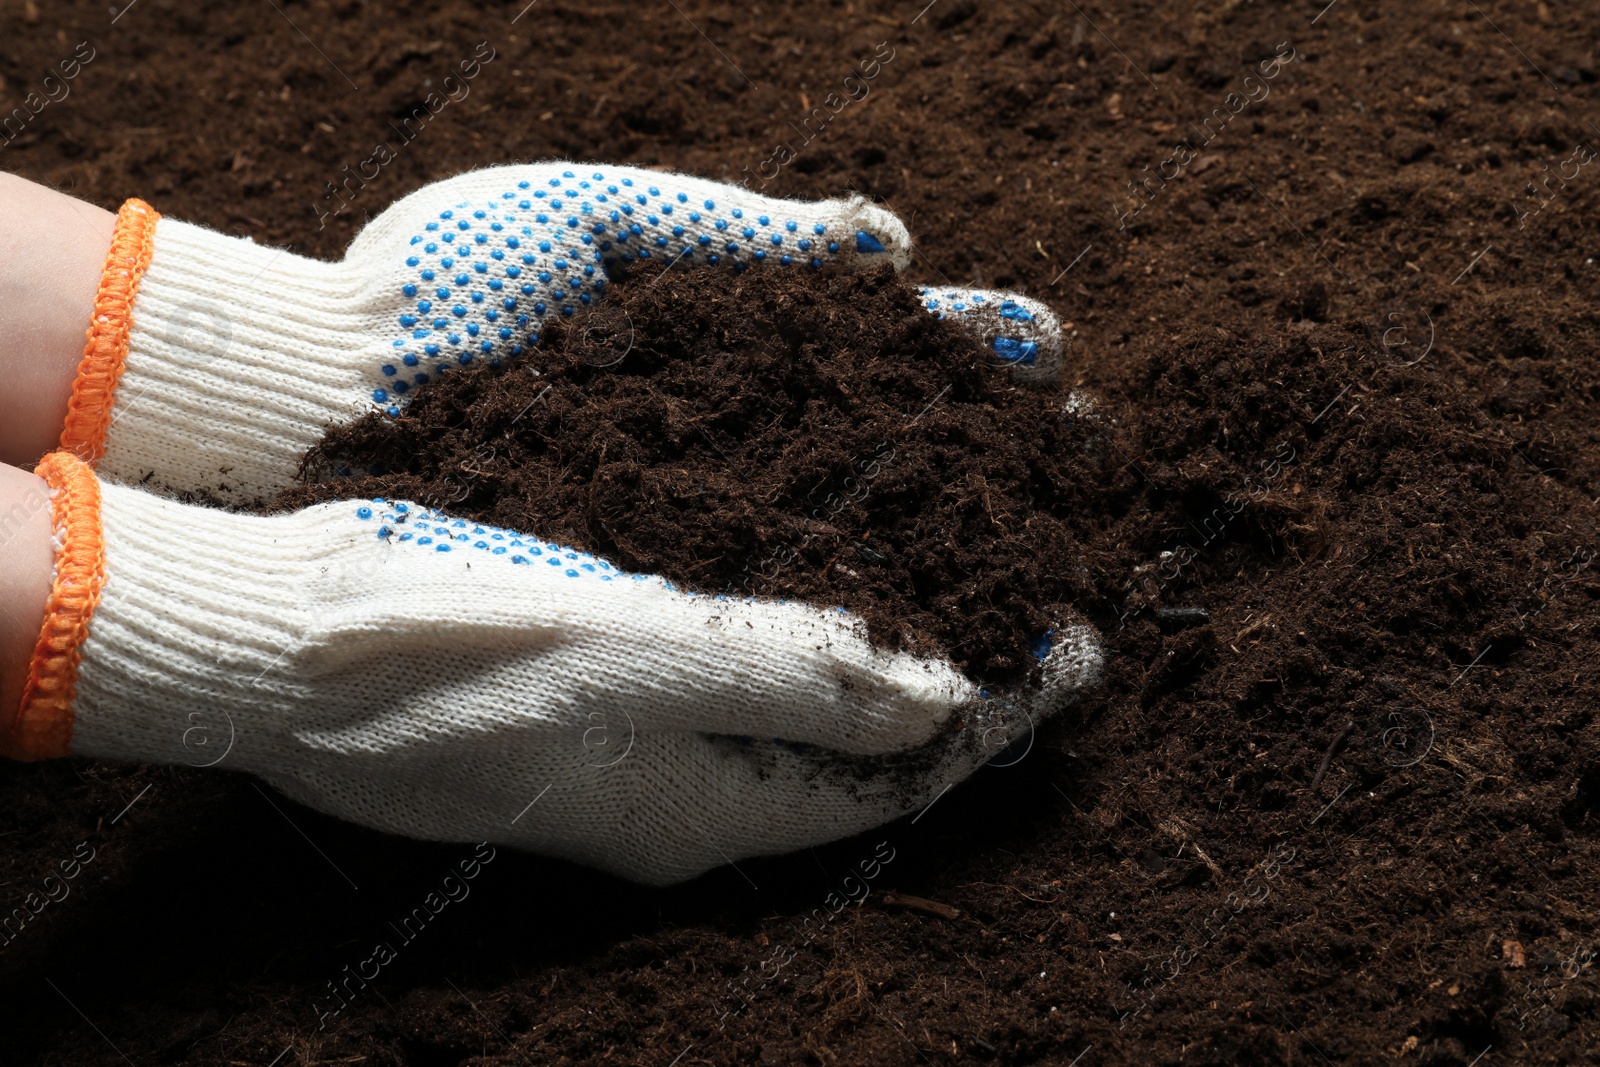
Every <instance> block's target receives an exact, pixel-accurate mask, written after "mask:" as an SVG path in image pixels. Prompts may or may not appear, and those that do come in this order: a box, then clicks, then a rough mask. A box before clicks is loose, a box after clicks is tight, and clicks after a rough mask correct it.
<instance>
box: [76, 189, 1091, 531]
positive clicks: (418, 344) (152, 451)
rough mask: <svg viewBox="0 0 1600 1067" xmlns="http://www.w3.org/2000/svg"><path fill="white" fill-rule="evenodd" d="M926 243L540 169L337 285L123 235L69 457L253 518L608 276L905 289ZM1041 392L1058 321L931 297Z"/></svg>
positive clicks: (272, 260)
mask: <svg viewBox="0 0 1600 1067" xmlns="http://www.w3.org/2000/svg"><path fill="white" fill-rule="evenodd" d="M910 248H911V243H910V237H909V235H908V234H907V232H906V228H905V226H903V225H902V224H901V222H900V220H899V219H897V218H896V217H895V216H894V215H893V214H891V213H890V212H888V211H886V210H884V209H883V208H880V207H876V206H874V205H873V204H870V203H868V202H867V201H865V200H864V199H862V198H859V197H858V198H855V199H851V200H845V201H838V200H829V201H822V202H819V203H800V202H796V201H788V200H774V199H770V198H767V197H761V196H757V195H755V194H753V193H750V192H749V191H747V190H745V189H742V188H740V187H737V186H731V185H724V184H721V183H719V182H711V181H706V180H704V179H700V178H688V177H683V176H680V175H674V174H664V173H658V172H655V171H649V170H640V169H637V168H629V167H596V166H595V165H592V164H588V165H585V164H577V163H541V164H534V165H528V166H514V167H493V168H489V169H485V170H478V171H473V172H471V173H468V174H463V175H460V176H459V177H456V178H452V179H449V180H447V181H443V182H438V183H436V184H434V185H430V186H427V187H426V188H423V189H420V190H418V191H417V192H415V193H412V194H411V195H410V196H407V197H406V198H405V199H403V200H400V201H399V202H397V203H395V204H394V205H392V206H391V207H390V208H389V209H388V210H386V211H385V212H383V214H381V215H380V216H379V217H378V218H376V219H374V220H373V221H372V223H371V224H369V225H368V226H367V227H366V228H365V229H364V230H363V231H362V232H361V234H360V235H359V236H358V237H357V238H356V239H355V241H354V242H353V243H352V244H351V246H350V249H349V251H348V253H347V254H346V256H345V258H344V260H343V261H341V262H338V263H325V262H322V261H319V260H312V259H306V258H303V257H301V256H296V255H293V254H291V253H289V252H286V251H283V250H280V249H272V248H263V247H261V246H259V245H256V244H254V243H253V242H251V241H248V240H240V239H237V238H232V237H225V236H223V235H221V234H218V233H215V232H212V231H210V230H206V229H202V228H201V227H198V226H192V225H189V224H187V223H182V222H176V221H173V220H170V219H163V218H159V216H157V214H156V213H155V212H154V211H153V210H152V209H151V208H150V207H149V206H148V205H146V204H144V203H143V202H141V201H137V200H130V201H129V202H128V203H127V204H125V205H124V206H123V209H122V211H121V212H120V213H119V215H118V221H117V230H116V237H115V239H114V240H113V243H112V248H111V252H110V254H109V255H108V257H107V262H106V269H105V273H104V277H103V282H102V285H101V293H100V299H99V301H98V304H97V310H96V315H95V320H94V324H93V326H92V327H91V330H90V337H89V344H88V346H87V349H86V351H85V355H84V360H83V363H82V366H81V368H80V371H79V375H78V381H77V384H76V386H75V388H74V394H73V401H72V405H71V408H70V412H69V416H68V420H67V426H66V430H65V432H64V433H63V435H62V442H61V447H62V448H63V449H65V450H67V451H70V452H73V453H75V454H77V455H79V456H80V457H82V458H85V459H87V460H89V461H90V462H93V463H96V464H97V466H98V469H99V471H100V472H101V473H102V474H104V475H106V476H107V477H108V478H110V479H111V480H113V481H121V482H125V483H134V482H138V483H141V484H148V485H150V486H151V487H152V488H161V489H166V490H169V491H179V492H183V491H189V492H203V493H206V494H207V495H209V496H211V497H214V498H217V499H221V500H225V501H232V502H245V501H250V500H254V499H257V498H260V497H263V496H267V495H269V494H271V493H272V492H273V491H275V490H277V489H281V488H283V487H284V486H286V485H288V484H289V483H290V482H291V480H292V479H293V476H294V474H295V471H296V469H297V467H298V465H299V462H300V459H301V457H302V456H303V455H304V454H305V452H306V450H307V449H309V448H310V447H311V446H312V445H314V444H316V443H317V442H318V441H319V440H321V438H322V436H323V433H324V432H325V430H326V429H327V427H328V426H329V425H330V424H335V423H341V422H345V421H348V420H349V419H352V418H354V417H355V416H357V415H359V414H361V413H363V412H365V411H371V410H373V409H374V408H376V409H378V410H382V411H388V412H390V413H393V414H398V413H399V411H400V409H401V407H402V406H403V405H404V404H405V402H406V401H407V399H408V398H409V394H410V393H411V391H412V390H414V389H416V388H417V387H418V386H421V385H425V384H426V383H427V382H428V381H429V380H430V379H432V378H435V377H438V376H439V375H441V374H448V373H449V372H450V370H451V369H452V368H456V367H460V366H463V365H466V364H470V363H472V362H473V361H476V360H489V361H491V362H492V361H495V360H498V359H500V358H502V357H506V356H514V355H519V354H521V353H523V351H524V350H525V348H526V347H527V346H529V345H532V344H535V343H536V342H537V336H538V332H539V330H540V328H541V325H542V323H543V322H544V321H545V320H546V319H547V318H549V317H550V316H554V315H565V314H571V313H572V312H573V311H574V310H575V309H576V308H577V307H579V306H581V305H583V304H587V303H589V302H591V301H592V300H594V299H595V298H597V297H598V296H600V294H601V293H602V292H603V290H604V288H605V285H606V281H607V274H606V271H607V268H608V266H613V267H614V266H620V265H622V264H624V263H625V262H627V261H630V260H634V261H637V260H647V261H648V262H646V263H640V264H639V266H640V268H641V269H645V270H652V271H654V270H659V269H664V268H666V267H668V266H671V265H673V264H675V263H678V262H682V263H684V264H686V265H687V264H688V263H700V264H706V265H718V264H720V265H721V266H722V268H723V269H727V268H728V267H729V266H730V265H731V266H733V267H734V268H736V269H742V268H743V267H745V266H747V265H754V264H757V263H765V264H767V265H769V266H771V267H776V268H780V269H781V268H783V267H785V266H788V267H789V268H790V269H801V268H802V267H804V266H808V265H809V266H820V265H821V264H823V263H824V262H827V261H830V260H836V259H837V260H842V261H843V262H845V263H848V264H852V265H856V266H870V265H874V264H878V263H882V262H891V263H893V264H894V265H895V266H896V267H904V266H905V265H906V263H907V261H908V260H909V258H910ZM924 296H925V298H926V301H927V305H928V307H929V309H930V310H932V311H936V312H938V313H939V314H941V315H945V314H953V315H957V316H964V317H966V318H968V319H969V320H970V322H971V324H972V326H973V328H974V329H976V330H977V331H978V332H979V333H980V334H982V336H983V337H984V338H985V339H986V340H987V341H988V342H989V343H990V344H991V345H992V346H993V348H994V350H995V352H996V353H997V358H998V359H1000V360H1003V361H1005V362H1007V363H1010V364H1011V365H1012V366H1013V367H1014V368H1015V374H1016V375H1017V377H1018V378H1020V379H1022V380H1025V381H1051V380H1054V378H1055V376H1056V374H1057V373H1058V371H1059V367H1060V352H1061V341H1060V332H1059V328H1058V326H1057V324H1056V320H1055V317H1054V316H1053V315H1052V314H1051V313H1050V311H1049V310H1048V309H1047V308H1045V307H1044V306H1043V305H1042V304H1039V303H1037V302H1034V301H1030V300H1027V299H1025V298H1022V297H1017V296H1013V295H1011V294H1006V293H995V292H987V291H981V290H939V291H924Z"/></svg>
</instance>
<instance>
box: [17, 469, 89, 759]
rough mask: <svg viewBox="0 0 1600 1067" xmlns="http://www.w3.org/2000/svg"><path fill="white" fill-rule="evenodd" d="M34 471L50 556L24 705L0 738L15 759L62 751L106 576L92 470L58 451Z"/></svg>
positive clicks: (69, 736)
mask: <svg viewBox="0 0 1600 1067" xmlns="http://www.w3.org/2000/svg"><path fill="white" fill-rule="evenodd" d="M34 473H35V474H37V475H39V476H40V477H41V478H43V479H44V480H45V482H46V483H47V484H48V485H49V486H50V507H51V520H52V523H53V526H54V530H55V548H56V558H55V574H54V577H53V578H52V581H51V586H50V597H49V599H48V600H47V601H46V603H45V616H44V625H43V626H42V627H41V628H40V630H39V640H38V642H37V643H36V644H35V646H34V651H33V659H32V660H31V661H30V663H29V665H28V680H27V683H26V686H25V688H24V689H23V694H22V707H21V710H20V711H19V712H18V713H17V719H16V722H15V724H14V725H13V727H12V729H11V731H10V733H9V734H8V735H5V736H0V755H5V756H9V757H10V758H12V759H17V760H42V759H54V758H57V757H60V756H65V755H66V754H67V751H68V747H69V745H70V743H71V740H72V722H73V713H72V702H73V696H74V693H75V691H76V687H77V678H78V663H79V661H80V660H81V659H82V656H83V643H84V640H85V639H86V638H87V637H88V636H89V621H90V619H91V618H92V617H93V616H94V611H95V607H96V606H97V605H98V604H99V602H100V591H101V589H102V588H103V587H104V585H105V580H106V552H105V536H104V533H103V531H102V528H101V523H100V483H99V481H98V480H97V479H96V478H95V476H94V473H93V472H92V471H91V470H90V469H89V467H88V465H87V464H86V463H84V462H83V461H82V460H80V459H78V458H77V457H75V456H72V455H69V454H67V453H64V452H52V453H51V454H50V455H48V456H46V457H45V458H44V459H43V460H41V461H40V463H39V466H38V467H37V468H36V469H35V471H34Z"/></svg>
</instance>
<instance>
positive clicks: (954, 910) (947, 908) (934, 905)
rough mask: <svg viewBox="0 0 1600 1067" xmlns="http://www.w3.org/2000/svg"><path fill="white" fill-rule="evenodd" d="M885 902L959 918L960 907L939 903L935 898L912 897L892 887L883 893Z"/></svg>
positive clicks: (946, 917) (941, 915)
mask: <svg viewBox="0 0 1600 1067" xmlns="http://www.w3.org/2000/svg"><path fill="white" fill-rule="evenodd" d="M883 902H884V903H885V904H898V905H899V906H900V907H902V908H910V909H911V910H912V911H920V912H925V913H927V914H928V915H937V916H938V917H939V918H941V919H959V918H961V909H960V908H958V907H955V906H954V905H951V904H941V903H939V902H938V901H937V900H929V899H927V898H926V897H914V896H912V895H911V894H910V893H898V892H896V891H895V890H893V889H890V890H888V891H887V892H885V893H884V894H883Z"/></svg>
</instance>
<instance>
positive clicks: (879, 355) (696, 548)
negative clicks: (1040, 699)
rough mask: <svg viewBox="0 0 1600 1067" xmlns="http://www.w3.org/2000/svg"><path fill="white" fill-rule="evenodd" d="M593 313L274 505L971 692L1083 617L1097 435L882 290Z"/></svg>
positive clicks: (696, 291) (657, 303)
mask: <svg viewBox="0 0 1600 1067" xmlns="http://www.w3.org/2000/svg"><path fill="white" fill-rule="evenodd" d="M607 293H608V297H607V299H606V300H605V301H604V302H603V303H599V304H596V305H594V306H592V307H591V308H588V309H585V310H583V311H581V312H580V313H579V315H578V316H577V317H576V318H574V319H572V320H570V321H562V322H559V323H557V324H556V325H555V327H554V328H552V329H549V330H547V331H546V332H545V334H544V337H543V340H542V341H541V343H540V346H539V348H538V349H536V350H535V352H534V354H533V355H532V356H530V357H525V358H523V359H520V360H518V361H516V362H515V363H511V364H508V365H505V366H502V367H497V368H490V367H487V366H484V367H480V368H474V369H472V370H470V371H468V372H467V373H461V374H455V375H451V376H450V377H449V378H446V379H444V380H442V381H441V382H438V383H435V384H434V385H433V386H430V388H429V389H427V390H424V391H423V392H422V393H421V394H419V396H418V398H417V401H416V402H415V403H414V404H413V405H412V406H411V407H410V408H409V409H408V410H407V412H406V415H405V417H404V418H402V419H399V420H391V419H389V418H387V417H385V416H383V415H381V414H373V415H372V416H370V417H367V418H363V419H361V420H360V421H358V422H355V423H352V424H350V425H348V426H343V427H339V428H337V429H335V430H334V431H332V432H331V433H330V434H329V435H328V437H327V439H326V440H324V441H323V443H322V445H321V446H320V447H319V448H318V449H317V450H316V451H315V452H314V453H313V456H312V457H311V459H312V462H311V463H310V464H309V468H310V469H311V470H312V471H315V472H316V474H315V476H314V478H315V480H314V481H313V483H312V484H309V485H307V486H304V487H300V488H297V489H294V490H291V491H289V492H287V493H285V494H284V495H283V496H281V497H280V498H279V500H278V501H277V502H276V504H275V505H274V506H275V507H277V508H284V509H287V508H295V507H301V506H304V505H306V504H310V503H316V502H319V501H323V500H340V499H349V498H350V497H352V496H364V497H384V498H387V499H390V500H411V501H419V502H422V503H425V504H428V505H430V506H432V507H435V508H440V509H444V510H448V511H449V512H450V513H451V514H455V515H459V516H462V517H465V518H470V519H473V520H475V521H477V522H487V523H492V524H495V525H497V526H503V527H507V528H509V529H513V530H525V531H533V532H536V533H537V534H538V536H540V537H544V538H549V539H554V540H557V541H560V542H562V543H563V544H571V545H573V546H575V547H577V548H579V549H582V550H584V551H588V552H593V553H595V554H597V555H601V556H604V557H605V558H606V559H608V560H610V561H612V562H613V563H616V564H618V565H620V566H621V567H623V569H625V570H628V571H632V572H635V573H653V574H662V575H665V576H666V577H667V578H669V579H670V580H672V581H673V582H674V583H677V584H680V585H682V586H683V587H685V588H688V589H693V590H697V591H699V592H703V593H716V594H725V595H732V596H766V597H786V598H790V599H799V600H805V601H807V602H810V603H814V604H822V605H826V606H830V607H831V606H835V605H837V606H842V607H844V608H846V609H848V610H849V611H850V612H852V613H853V614H855V615H857V616H859V617H860V618H861V619H862V620H863V621H864V622H865V623H866V625H867V627H868V630H869V633H870V635H871V637H872V638H873V640H874V641H876V642H877V643H879V644H880V645H883V646H886V647H889V648H894V649H906V650H909V651H915V652H919V653H923V654H930V655H945V656H949V657H951V658H952V659H954V660H955V661H956V663H957V664H958V665H959V666H961V667H962V668H964V669H965V670H966V671H967V672H968V673H969V674H970V675H971V676H972V677H974V678H976V679H978V680H981V681H985V682H996V683H998V682H1005V681H1008V680H1010V681H1014V680H1017V679H1018V678H1019V676H1020V675H1022V674H1023V673H1025V671H1026V670H1027V668H1028V667H1029V666H1030V665H1031V664H1032V663H1033V662H1034V660H1033V659H1032V658H1030V656H1029V650H1030V647H1031V646H1032V645H1033V644H1034V642H1035V641H1036V639H1037V638H1038V637H1039V636H1040V635H1041V634H1044V633H1046V632H1047V631H1049V630H1050V629H1051V628H1052V627H1054V626H1058V625H1061V624H1063V623H1065V622H1066V621H1067V616H1066V614H1064V613H1063V611H1062V610H1060V609H1061V606H1063V605H1070V604H1074V603H1078V602H1080V601H1082V600H1084V599H1085V598H1086V597H1087V595H1088V594H1089V592H1090V589H1089V583H1088V580H1087V579H1088V571H1087V570H1086V569H1085V568H1084V566H1083V562H1082V559H1083V550H1082V548H1081V546H1080V545H1079V543H1078V540H1077V538H1076V537H1075V536H1074V535H1073V533H1072V532H1070V531H1069V529H1068V527H1067V525H1066V523H1067V521H1068V520H1070V519H1071V518H1072V517H1073V516H1074V514H1075V513H1077V512H1079V511H1080V510H1081V511H1083V512H1084V513H1085V514H1087V515H1090V516H1094V517H1095V518H1098V516H1099V515H1100V513H1101V512H1102V511H1103V510H1104V500H1103V497H1104V493H1102V492H1097V489H1098V488H1099V485H1100V483H1101V482H1102V481H1103V480H1104V471H1105V466H1106V463H1105V461H1106V459H1107V455H1106V445H1105V440H1104V439H1105V438H1106V437H1107V436H1108V434H1107V433H1106V432H1103V431H1102V432H1096V431H1095V430H1094V428H1093V426H1092V423H1090V422H1088V421H1086V420H1085V419H1084V418H1082V417H1081V416H1078V417H1074V416H1073V415H1071V414H1066V413H1063V410H1062V408H1063V397H1062V393H1061V391H1060V390H1059V389H1058V388H1056V387H1054V386H1051V387H1045V388H1039V387H1034V388H1024V387H1022V386H1018V385H1014V384H1012V382H1011V378H1010V371H1009V369H1008V368H1007V367H1006V366H1005V364H1004V362H1003V361H1002V360H1001V359H1000V358H999V357H997V356H995V354H994V353H993V352H986V351H985V349H984V347H983V346H982V344H981V343H979V341H978V339H977V337H976V335H974V334H971V333H969V332H967V331H965V330H963V329H962V328H961V327H960V326H959V325H957V324H956V323H955V322H954V321H953V320H951V321H941V320H939V319H937V318H935V317H933V316H932V315H930V314H928V312H927V311H926V310H924V308H923V307H922V306H921V303H920V301H919V300H918V297H917V293H916V290H914V289H913V288H911V287H910V286H909V285H907V284H906V283H905V282H903V281H901V280H900V279H899V277H898V276H897V275H896V274H895V272H894V271H893V270H892V269H891V268H889V267H882V268H879V269H878V270H876V271H874V272H872V273H870V274H867V275H851V274H847V273H839V274H833V273H828V274H822V275H816V274H812V273H810V272H804V273H795V272H788V271H784V272H779V271H751V272H748V273H745V274H743V275H738V276H733V275H730V274H729V273H727V272H725V271H703V272H702V271H694V272H684V273H669V274H667V275H660V274H658V272H655V271H650V272H646V273H645V274H644V275H643V276H641V277H640V278H638V279H636V280H632V281H624V282H622V283H620V284H617V285H614V286H612V287H611V288H609V289H608V290H607ZM1107 429H1109V427H1108V428H1107ZM1097 459H1098V462H1096V460H1097ZM366 471H382V472H384V473H382V474H376V475H373V474H365V475H359V476H351V474H352V473H353V472H366ZM397 536H398V535H397Z"/></svg>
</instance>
